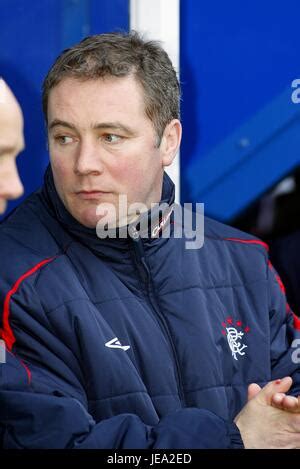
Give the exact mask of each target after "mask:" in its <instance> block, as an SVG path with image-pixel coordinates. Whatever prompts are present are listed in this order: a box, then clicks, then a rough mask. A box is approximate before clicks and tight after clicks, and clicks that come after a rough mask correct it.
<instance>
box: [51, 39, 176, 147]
mask: <svg viewBox="0 0 300 469" xmlns="http://www.w3.org/2000/svg"><path fill="white" fill-rule="evenodd" d="M130 74H132V75H133V76H134V77H135V78H136V80H137V81H138V82H139V83H140V84H141V85H142V87H143V90H144V93H145V112H146V115H147V116H148V117H149V119H150V120H151V121H152V123H153V125H154V128H155V130H156V133H157V135H158V138H159V139H161V137H162V135H163V132H164V129H165V127H166V125H167V124H168V123H169V122H170V121H171V120H172V119H177V118H179V114H180V111H179V101H180V85H179V82H178V79H177V76H176V72H175V70H174V68H173V66H172V63H171V60H170V58H169V57H168V54H167V53H166V52H165V51H164V50H163V49H162V47H161V46H160V44H159V43H158V42H157V41H146V40H144V39H143V38H142V37H141V35H140V34H138V33H137V32H135V31H131V32H130V33H109V34H99V35H95V36H89V37H87V38H85V39H83V40H82V41H81V42H80V43H79V44H76V45H75V46H73V47H71V48H70V49H66V50H64V51H63V52H62V53H61V55H60V56H59V57H58V58H57V60H56V61H55V63H54V65H53V66H52V67H51V69H50V71H49V72H48V74H47V76H46V78H45V80H44V83H43V110H44V114H45V118H46V121H47V110H48V98H49V93H50V91H51V89H52V88H54V87H55V86H56V85H57V84H58V83H59V82H60V81H62V80H63V79H64V78H66V77H73V78H78V79H80V80H94V79H97V78H102V77H107V76H114V77H124V76H127V75H130Z"/></svg>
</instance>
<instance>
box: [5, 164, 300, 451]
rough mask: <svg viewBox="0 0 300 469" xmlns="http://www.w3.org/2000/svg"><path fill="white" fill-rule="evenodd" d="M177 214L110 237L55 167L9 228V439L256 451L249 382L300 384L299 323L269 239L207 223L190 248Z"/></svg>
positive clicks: (22, 444)
mask: <svg viewBox="0 0 300 469" xmlns="http://www.w3.org/2000/svg"><path fill="white" fill-rule="evenodd" d="M173 199H174V186H173V183H172V182H171V181H170V179H169V178H168V177H167V176H166V175H165V176H164V184H163V192H162V201H163V202H167V203H168V204H169V205H171V204H172V203H173ZM147 216H148V217H149V216H150V215H149V214H147ZM166 218H167V217H166ZM169 223H170V229H171V235H170V237H163V236H161V234H160V236H158V237H154V238H151V237H148V238H143V237H140V236H135V237H131V236H128V237H127V238H126V239H121V238H118V237H117V238H116V239H110V238H107V239H100V238H98V237H97V236H96V234H95V231H94V230H92V229H88V228H85V227H83V226H82V225H80V224H79V223H78V222H77V221H76V220H75V219H74V218H73V217H72V216H71V215H70V214H69V213H68V212H67V211H66V209H65V208H64V206H63V204H62V202H61V201H60V199H59V197H58V195H57V193H56V190H55V187H54V183H53V177H52V173H51V170H50V169H48V170H47V172H46V176H45V183H44V186H43V188H42V189H41V190H40V191H38V192H37V193H35V194H33V195H32V196H30V197H29V198H28V199H27V200H26V201H25V202H24V203H23V204H21V205H20V206H19V207H18V208H17V209H16V210H15V212H14V213H13V214H12V215H11V216H9V217H8V219H7V220H6V221H5V222H3V223H2V224H1V227H0V311H1V337H2V340H3V341H4V342H5V345H6V349H7V353H6V363H3V364H0V426H1V432H2V445H3V447H4V448H170V449H171V448H172V449H174V448H235V447H242V441H241V438H240V434H239V432H238V429H237V427H236V426H235V424H234V423H233V420H234V417H235V416H236V415H237V413H238V412H239V411H240V410H241V408H242V407H243V406H244V405H245V403H246V400H247V397H246V396H247V387H248V385H249V383H251V382H256V383H258V384H260V385H261V386H263V385H264V384H265V383H266V382H268V381H269V380H271V379H275V378H278V377H283V376H286V375H291V376H292V377H293V379H294V387H293V391H292V392H293V393H294V394H298V393H300V385H299V383H300V373H299V364H296V363H295V360H292V354H293V352H295V349H294V348H293V339H294V338H295V337H296V336H297V334H299V329H300V326H299V320H298V319H297V318H296V317H295V316H294V315H293V313H292V312H291V311H290V309H289V307H288V305H287V303H286V299H285V296H284V292H283V290H284V287H283V285H282V284H281V282H280V279H279V277H278V275H277V274H276V272H275V271H274V269H273V268H272V266H271V265H270V263H269V261H268V255H267V250H266V246H265V245H264V243H262V242H261V241H260V240H258V239H254V238H253V237H251V236H249V235H247V234H245V233H242V232H239V231H237V230H235V229H233V228H230V227H228V226H225V225H223V224H221V223H218V222H216V221H213V220H210V219H205V224H204V226H205V238H204V245H203V247H201V249H186V244H185V241H186V237H187V236H189V235H188V234H187V233H184V236H183V237H182V238H176V237H175V236H174V226H175V225H174V217H173V215H171V216H170V217H169V220H168V222H167V223H166V226H167V225H168V224H169ZM163 230H164V228H163Z"/></svg>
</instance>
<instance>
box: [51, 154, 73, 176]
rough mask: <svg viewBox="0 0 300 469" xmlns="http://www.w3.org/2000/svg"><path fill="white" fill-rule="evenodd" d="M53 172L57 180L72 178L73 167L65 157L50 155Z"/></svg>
mask: <svg viewBox="0 0 300 469" xmlns="http://www.w3.org/2000/svg"><path fill="white" fill-rule="evenodd" d="M50 161H51V167H52V172H53V175H54V178H55V179H56V180H57V181H65V180H67V179H69V178H70V175H71V168H69V165H67V162H66V160H65V159H63V158H55V157H50Z"/></svg>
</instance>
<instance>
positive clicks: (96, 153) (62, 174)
mask: <svg viewBox="0 0 300 469" xmlns="http://www.w3.org/2000/svg"><path fill="white" fill-rule="evenodd" d="M172 122H173V121H172ZM167 127H168V126H167ZM169 127H170V129H171V130H170V129H169ZM169 127H168V132H167V136H166V137H164V138H163V141H162V144H161V145H160V147H159V148H158V147H157V135H156V133H155V130H154V127H153V124H152V122H151V121H150V120H149V119H148V118H147V116H146V114H145V105H144V95H143V90H142V88H141V87H140V85H139V84H138V83H137V81H136V80H135V78H134V77H133V76H127V77H122V78H115V77H109V78H103V79H102V78H99V79H96V80H87V81H80V80H77V79H73V78H65V79H64V80H62V81H61V82H60V83H59V84H58V85H57V86H56V87H54V88H53V89H52V90H51V92H50V95H49V103H48V129H49V148H50V159H51V165H52V170H53V176H54V182H55V186H56V189H57V192H58V194H59V196H60V198H61V200H62V201H63V203H64V205H65V207H66V208H67V210H68V211H69V212H70V213H71V214H72V215H73V217H74V218H76V219H77V220H78V221H79V222H80V223H82V224H83V225H85V226H87V227H90V228H93V227H95V226H96V224H97V221H98V220H99V216H97V215H96V208H97V206H98V205H99V204H101V203H110V204H112V205H113V206H114V207H115V208H117V207H118V200H119V199H118V196H119V195H121V194H126V195H127V200H128V204H131V203H134V202H142V203H144V204H146V205H147V206H148V207H150V204H151V203H154V202H159V200H160V197H161V189H162V177H163V168H164V166H167V165H169V164H171V162H172V159H173V157H174V156H175V153H176V148H177V144H178V142H175V140H176V137H177V134H178V135H179V133H180V129H179V127H180V124H179V122H178V121H174V122H173V123H171V124H170V125H169ZM173 127H174V128H175V130H172V129H173ZM178 129H179V130H178ZM169 130H170V132H169ZM169 134H172V135H173V134H174V135H173V137H172V136H171V137H170V136H169ZM174 136H175V137H174ZM175 146H176V148H175ZM173 147H174V148H173ZM116 212H117V213H118V208H117V210H116ZM117 223H118V219H117Z"/></svg>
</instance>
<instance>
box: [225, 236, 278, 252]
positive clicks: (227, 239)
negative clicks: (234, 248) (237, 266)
mask: <svg viewBox="0 0 300 469" xmlns="http://www.w3.org/2000/svg"><path fill="white" fill-rule="evenodd" d="M224 239H225V241H236V242H237V243H244V244H259V245H260V246H263V247H264V248H265V249H266V250H267V251H269V246H268V245H267V243H264V242H263V241H260V240H259V239H242V238H224Z"/></svg>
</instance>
